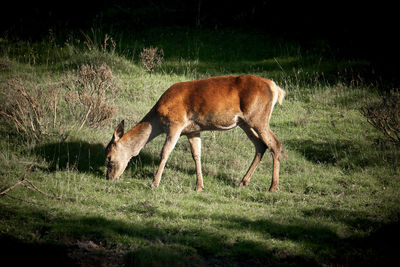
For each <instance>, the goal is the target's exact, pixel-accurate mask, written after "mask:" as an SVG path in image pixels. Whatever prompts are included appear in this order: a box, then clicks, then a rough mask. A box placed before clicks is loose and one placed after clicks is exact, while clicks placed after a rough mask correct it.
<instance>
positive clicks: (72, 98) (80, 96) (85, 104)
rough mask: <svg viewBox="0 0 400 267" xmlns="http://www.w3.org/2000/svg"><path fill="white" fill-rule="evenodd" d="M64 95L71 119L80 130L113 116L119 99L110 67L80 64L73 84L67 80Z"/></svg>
mask: <svg viewBox="0 0 400 267" xmlns="http://www.w3.org/2000/svg"><path fill="white" fill-rule="evenodd" d="M66 87H67V88H68V91H67V93H66V94H65V101H66V102H67V104H68V106H69V107H70V108H69V111H70V114H71V116H72V117H75V119H77V120H76V121H77V122H78V123H79V124H80V125H79V128H78V129H79V130H80V129H82V127H83V126H84V125H85V123H87V124H88V125H89V126H90V127H99V126H102V125H104V124H105V123H106V122H108V121H109V120H110V119H111V118H112V117H113V116H114V114H115V112H116V107H115V105H114V103H113V102H114V100H115V99H116V98H117V97H118V92H119V85H118V83H117V82H116V81H115V79H114V78H113V74H112V71H111V69H110V67H108V66H107V65H106V64H102V65H101V66H98V67H93V66H90V65H83V66H81V68H80V71H79V74H78V76H77V77H76V78H75V79H72V82H70V81H67V82H66Z"/></svg>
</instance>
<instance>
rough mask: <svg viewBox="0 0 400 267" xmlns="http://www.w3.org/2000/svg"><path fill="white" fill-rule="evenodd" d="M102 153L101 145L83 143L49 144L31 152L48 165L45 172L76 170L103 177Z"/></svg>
mask: <svg viewBox="0 0 400 267" xmlns="http://www.w3.org/2000/svg"><path fill="white" fill-rule="evenodd" d="M104 151H105V147H104V145H103V144H100V143H98V144H90V143H88V142H85V141H75V142H59V143H49V144H45V145H40V146H37V147H35V148H34V149H33V150H32V152H33V153H35V154H36V155H38V156H39V157H41V158H43V159H44V160H45V161H46V162H48V163H49V168H48V169H47V171H50V172H55V171H59V170H78V171H79V172H85V173H88V172H89V173H93V174H95V175H104V171H103V170H102V167H103V166H104V162H105V152H104Z"/></svg>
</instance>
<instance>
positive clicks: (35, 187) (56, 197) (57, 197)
mask: <svg viewBox="0 0 400 267" xmlns="http://www.w3.org/2000/svg"><path fill="white" fill-rule="evenodd" d="M25 181H27V182H28V183H29V184H30V185H31V186H32V188H33V189H35V190H36V191H38V192H39V193H41V194H43V195H45V196H46V197H49V198H54V199H58V200H61V199H63V197H61V196H52V195H49V194H47V193H45V192H43V191H42V190H40V189H39V188H38V187H37V186H36V185H34V184H33V183H32V182H31V181H30V180H28V179H25Z"/></svg>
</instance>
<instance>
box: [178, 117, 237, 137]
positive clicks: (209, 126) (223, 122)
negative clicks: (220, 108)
mask: <svg viewBox="0 0 400 267" xmlns="http://www.w3.org/2000/svg"><path fill="white" fill-rule="evenodd" d="M238 117H239V116H238V115H237V114H234V115H232V114H221V113H219V114H212V115H207V116H202V117H196V118H194V119H193V120H191V121H190V123H189V124H188V126H187V127H186V128H185V132H195V131H197V132H198V131H207V130H211V131H214V130H229V129H232V128H235V127H236V126H237V125H238Z"/></svg>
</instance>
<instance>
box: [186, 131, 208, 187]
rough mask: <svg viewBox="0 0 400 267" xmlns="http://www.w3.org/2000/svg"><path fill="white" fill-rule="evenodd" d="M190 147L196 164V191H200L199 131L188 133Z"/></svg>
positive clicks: (201, 185) (201, 178) (201, 181)
mask: <svg viewBox="0 0 400 267" xmlns="http://www.w3.org/2000/svg"><path fill="white" fill-rule="evenodd" d="M188 139H189V143H190V149H191V151H192V157H193V160H194V162H195V164H196V178H197V182H196V188H195V190H196V191H202V190H203V189H204V184H203V174H202V172H201V139H200V133H196V134H192V135H188Z"/></svg>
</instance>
